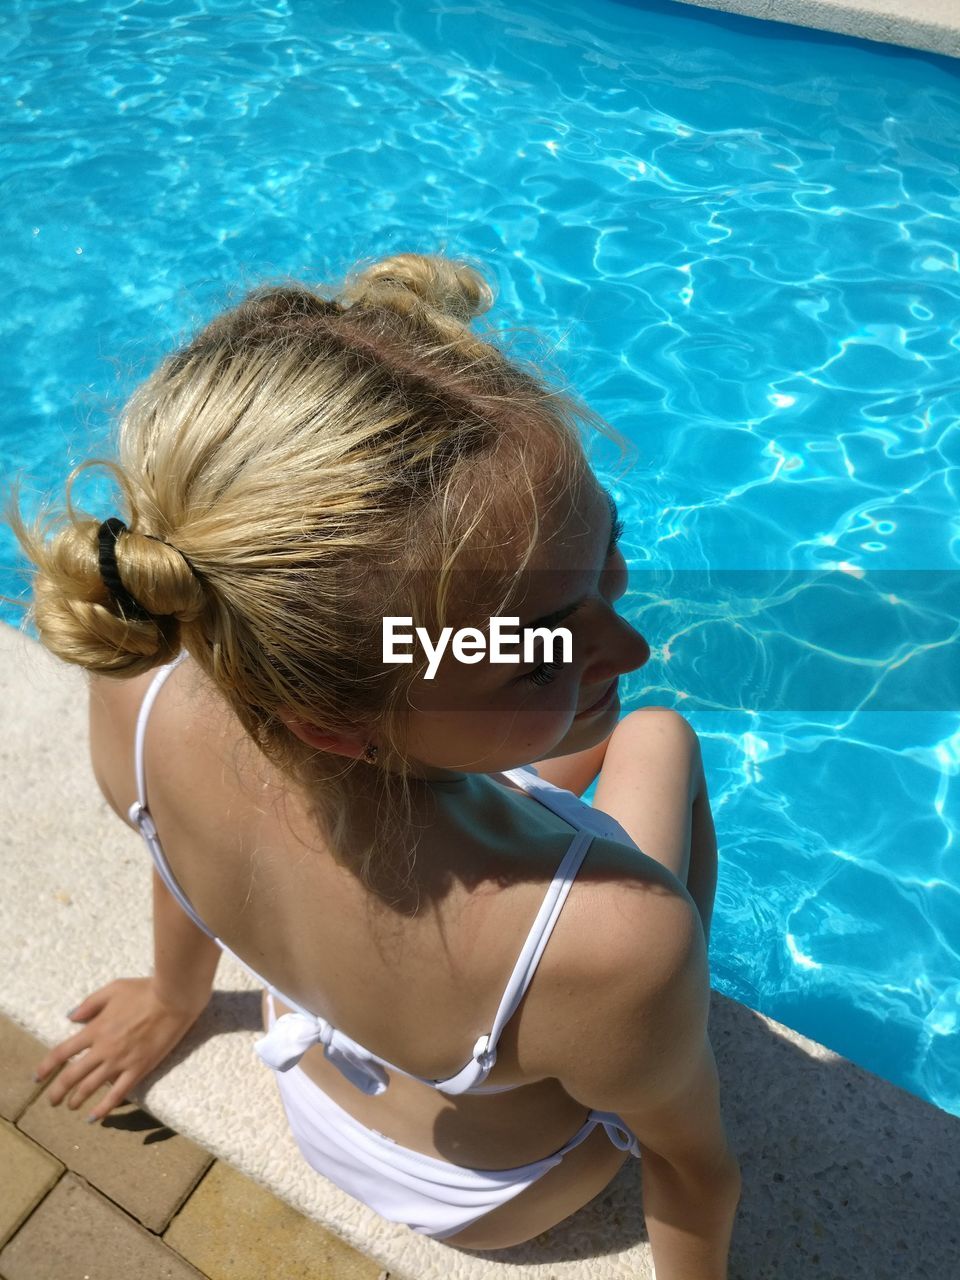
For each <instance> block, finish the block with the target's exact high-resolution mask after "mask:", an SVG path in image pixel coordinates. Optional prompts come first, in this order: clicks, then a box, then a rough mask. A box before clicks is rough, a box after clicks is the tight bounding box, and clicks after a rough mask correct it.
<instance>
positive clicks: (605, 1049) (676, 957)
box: [521, 838, 702, 1081]
mask: <svg viewBox="0 0 960 1280" xmlns="http://www.w3.org/2000/svg"><path fill="white" fill-rule="evenodd" d="M568 913H569V914H568ZM698 930H700V931H701V936H702V930H701V926H700V918H699V915H698V913H697V909H696V904H695V903H694V901H693V899H692V897H691V896H690V894H689V892H688V891H687V889H686V886H685V885H683V884H682V883H681V882H680V881H679V880H678V879H677V878H676V876H674V875H673V874H672V872H670V871H669V870H668V869H667V868H666V867H665V866H663V865H662V863H660V862H657V861H656V860H655V859H653V858H649V857H647V856H646V855H644V854H642V853H640V852H639V851H638V850H636V849H632V848H630V847H629V846H626V845H624V844H621V843H620V842H619V841H615V840H607V839H601V838H597V839H595V840H594V842H593V844H592V845H591V849H590V853H589V855H588V857H587V859H586V860H585V861H584V864H583V867H582V868H581V871H580V873H579V875H578V876H577V879H576V882H575V884H574V888H573V890H572V891H571V894H570V898H569V899H568V901H567V903H566V905H565V907H564V910H563V912H562V913H561V915H560V919H559V920H558V922H557V926H556V928H555V930H554V934H553V936H552V937H551V941H550V946H549V948H548V949H547V953H546V954H545V956H544V960H545V961H546V960H547V957H549V963H548V964H546V965H542V967H543V968H544V979H545V981H544V982H543V983H542V985H541V987H540V990H539V993H538V1000H537V1003H536V1005H535V1007H534V1008H531V1010H530V1014H531V1016H530V1018H529V1021H528V1026H527V1027H526V1028H525V1030H526V1031H527V1033H528V1037H529V1038H528V1046H529V1051H530V1057H531V1058H532V1057H533V1056H534V1054H536V1055H537V1061H536V1062H535V1063H534V1062H533V1061H528V1062H527V1063H525V1065H527V1066H529V1067H530V1068H531V1073H533V1071H535V1072H536V1074H537V1075H539V1076H550V1077H553V1078H556V1079H558V1080H561V1081H562V1080H564V1079H565V1078H567V1077H568V1076H569V1075H570V1074H571V1068H572V1066H573V1065H574V1063H575V1062H577V1061H578V1060H582V1057H583V1054H584V1052H585V1051H589V1053H591V1054H593V1055H597V1056H599V1057H602V1056H604V1055H608V1056H611V1057H613V1056H616V1055H618V1054H620V1053H621V1052H622V1049H623V1042H624V1037H626V1038H629V1039H631V1040H634V1041H635V1040H636V1037H637V1036H638V1034H642V1032H641V1030H640V1029H641V1027H642V1025H643V1018H644V1011H645V1010H647V1009H648V1010H649V1011H650V1012H651V1015H652V1014H653V1011H654V1010H656V1009H657V1008H658V1007H659V1001H660V1000H661V996H662V993H663V991H664V989H665V987H668V986H669V985H670V983H671V981H672V979H673V976H674V975H675V974H676V973H677V972H678V969H679V968H680V967H681V966H682V965H683V964H684V963H685V958H686V956H687V955H688V954H689V951H690V948H691V946H694V947H695V946H697V945H698V939H697V937H696V933H697V931H698ZM700 945H702V942H701V943H700ZM574 1028H575V1029H576V1030H575V1031H574V1032H573V1034H571V1030H572V1029H574ZM561 1029H564V1030H562V1031H561ZM522 1039H523V1032H522V1031H521V1048H522ZM598 1069H599V1064H598Z"/></svg>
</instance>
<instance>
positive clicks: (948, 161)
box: [0, 0, 960, 1114]
mask: <svg viewBox="0 0 960 1280" xmlns="http://www.w3.org/2000/svg"><path fill="white" fill-rule="evenodd" d="M0 53H2V59H0V68H2V95H3V98H2V114H3V119H4V120H5V122H6V128H5V131H4V138H3V145H2V152H0V166H2V168H0V181H2V187H0V190H2V193H3V196H2V209H0V217H2V237H0V273H2V277H0V283H2V288H3V296H4V299H5V305H4V309H3V317H2V326H3V343H4V349H3V363H2V373H0V376H2V379H3V397H2V402H0V472H2V475H3V477H4V479H9V478H10V476H11V475H12V474H14V473H16V472H22V473H23V476H24V480H25V495H26V498H27V503H28V509H30V510H32V509H33V506H34V505H35V503H36V501H37V499H38V498H39V497H40V495H41V494H42V493H44V492H45V491H47V490H50V489H52V490H53V491H54V492H59V490H60V486H61V485H62V481H63V479H64V477H65V476H66V474H67V472H68V471H69V469H70V468H71V466H72V465H74V463H75V462H77V461H79V460H80V459H81V458H83V457H86V456H89V455H90V454H93V453H97V452H101V451H103V450H104V449H105V448H107V447H108V445H107V441H108V434H109V430H110V425H111V414H112V412H113V410H114V409H115V408H116V406H117V405H118V404H119V403H120V402H122V400H123V398H124V397H125V396H126V394H127V393H128V392H129V391H130V390H131V389H132V387H133V386H134V385H135V383H136V382H137V381H138V380H139V378H140V377H142V376H143V375H144V374H145V373H146V372H147V371H148V370H149V368H150V367H151V366H152V364H153V363H154V361H155V360H156V359H157V358H158V357H159V356H160V354H161V353H162V352H164V351H166V350H168V349H169V348H170V347H171V346H172V345H173V344H174V343H176V342H178V341H179V340H180V339H182V338H183V337H185V336H186V334H187V333H188V332H189V331H190V330H191V329H192V328H193V327H194V326H195V325H197V324H199V323H201V322H202V321H204V320H206V319H207V318H209V316H210V315H211V314H212V313H213V312H214V311H215V310H217V309H219V308H220V307H222V306H224V305H226V304H227V303H229V302H231V301H234V300H236V299H237V298H238V297H239V296H240V294H241V293H242V291H243V290H244V289H245V288H247V287H249V286H251V285H253V284H256V283H259V282H261V281H262V280H264V279H266V278H269V277H273V276H277V275H284V274H288V273H289V274H292V275H298V276H303V277H305V278H307V279H310V280H313V281H316V282H318V283H322V282H326V281H328V280H330V281H332V280H334V279H336V278H337V277H338V276H340V275H342V273H343V272H344V271H346V270H347V269H348V268H349V267H350V266H351V265H352V264H353V263H354V261H355V260H357V259H359V258H364V257H374V256H382V255H384V254H387V253H389V252H392V251H398V250H419V251H425V252H436V251H445V252H447V253H449V254H451V255H452V256H456V255H459V254H467V255H471V256H472V257H474V258H476V259H479V260H480V261H481V262H483V263H486V264H487V265H488V268H489V271H490V273H491V274H492V277H493V279H494V281H495V284H496V286H497V288H498V291H499V301H498V304H497V308H496V310H495V311H494V313H493V315H494V317H495V318H496V320H497V322H498V323H499V324H501V325H503V326H507V325H510V324H529V325H531V326H534V327H535V328H536V329H537V330H539V331H540V332H542V333H543V334H544V335H545V336H546V339H547V343H548V345H549V346H551V347H552V359H553V361H554V365H555V367H556V368H557V369H558V370H559V371H560V372H561V373H562V375H563V376H564V377H566V378H567V379H569V381H570V382H571V383H573V385H574V386H576V387H577V388H578V389H579V390H580V391H581V392H582V393H583V394H584V395H585V396H586V398H587V399H588V400H589V401H590V402H591V403H592V405H593V406H594V407H595V408H597V409H598V410H600V411H601V412H602V413H604V414H605V415H606V416H607V418H608V419H610V420H611V421H612V422H614V423H615V424H616V425H617V426H618V427H620V428H621V430H623V431H624V432H625V433H626V434H628V435H629V436H630V437H631V439H632V440H633V441H634V442H635V444H636V445H637V447H638V461H637V463H636V465H635V466H634V468H633V470H632V471H631V472H629V473H626V474H619V473H617V472H616V471H615V470H614V458H613V455H612V454H610V453H609V451H608V446H606V445H603V446H602V447H601V445H600V444H598V446H597V448H596V453H595V457H596V461H597V466H598V468H599V469H600V470H601V471H602V472H603V474H604V477H605V478H608V479H612V483H613V486H614V489H615V491H616V494H617V496H618V497H619V498H620V500H621V504H622V506H623V508H624V512H625V515H626V517H627V522H628V532H627V535H626V539H625V545H626V549H627V552H628V554H629V557H630V559H631V562H632V568H633V585H632V588H631V592H630V595H629V597H628V598H627V599H626V600H625V601H624V604H623V608H624V610H625V611H626V612H628V613H629V614H630V616H631V617H632V618H634V619H635V620H636V621H637V622H638V624H639V625H640V626H641V627H642V629H643V631H644V633H645V634H646V636H647V638H648V639H649V641H650V644H651V646H652V650H653V657H652V659H651V661H650V663H649V664H648V665H647V666H646V667H645V668H644V669H643V670H642V671H641V672H638V673H635V674H634V675H633V676H631V677H630V678H628V679H627V680H626V681H625V682H624V685H625V694H626V696H625V698H624V705H625V707H626V708H628V709H629V708H630V707H633V706H641V705H645V704H649V703H660V704H664V705H668V706H675V707H677V708H678V709H679V710H681V711H682V712H683V713H684V715H686V716H687V718H688V719H689V720H690V722H691V723H692V724H693V726H694V727H695V728H696V730H697V732H698V733H699V735H700V738H701V741H702V743H703V747H704V753H705V761H706V769H707V777H708V780H709V785H710V792H711V797H712V803H713V810H714V816H715V820H716V826H717V831H718V839H719V846H720V851H721V870H720V882H719V888H718V893H717V908H716V916H715V925H714V937H713V944H712V949H711V963H712V972H713V982H714V985H715V986H716V987H717V988H718V989H719V990H720V991H722V992H724V993H726V994H728V995H730V996H733V997H735V998H737V999H739V1000H742V1001H744V1002H745V1003H746V1004H748V1005H750V1006H751V1007H753V1008H755V1009H758V1010H761V1011H763V1012H764V1013H767V1014H769V1015H771V1016H772V1017H774V1018H776V1019H778V1020H780V1021H782V1022H784V1023H787V1024H789V1025H790V1026H792V1027H795V1028H797V1029H798V1030H800V1031H801V1032H803V1033H804V1034H806V1035H808V1036H811V1037H813V1038H814V1039H816V1040H819V1041H821V1042H823V1043H824V1044H826V1045H828V1046H830V1047H831V1048H833V1049H834V1050H836V1051H837V1052H838V1053H841V1054H843V1055H845V1056H847V1057H849V1058H852V1059H853V1060H854V1061H856V1062H858V1063H860V1064H862V1065H864V1066H865V1067H867V1068H868V1069H870V1070H872V1071H874V1072H877V1073H879V1074H880V1075H883V1076H885V1077H887V1078H889V1079H891V1080H893V1081H895V1082H896V1083H898V1084H900V1085H902V1086H903V1087H904V1088H906V1089H908V1090H911V1091H912V1092H914V1093H917V1094H919V1095H921V1096H922V1097H925V1098H928V1099H931V1100H932V1101H934V1102H935V1103H937V1104H938V1105H939V1106H941V1107H943V1108H945V1109H946V1110H949V1111H952V1112H954V1113H955V1114H960V1082H958V1069H960V1023H958V1018H960V956H958V949H960V854H958V843H957V837H956V832H957V818H958V784H957V778H958V771H960V728H958V716H960V697H958V683H960V681H958V676H960V671H958V667H960V664H958V663H957V660H956V635H957V626H958V615H960V607H958V605H960V601H958V590H957V586H958V573H957V570H958V535H960V530H958V520H957V511H958V502H957V499H958V471H957V467H958V463H960V428H958V409H960V349H958V348H960V340H958V338H957V334H958V331H960V326H958V318H960V277H958V250H960V178H958V167H957V157H958V155H960V81H958V71H960V62H956V61H953V60H950V59H946V58H941V57H937V56H934V55H927V54H922V53H917V52H912V51H909V50H905V49H898V48H894V47H890V46H883V45H879V44H872V43H868V42H865V41H857V40H851V39H847V38H844V37H838V36H831V35H826V34H822V33H816V32H811V31H806V30H804V29H802V28H799V27H794V26H787V25H782V24H775V23H763V22H757V21H754V20H751V19H747V18H739V17H731V16H724V15H719V14H715V13H711V12H709V11H705V10H702V9H696V8H692V7H683V6H680V5H675V4H671V3H666V2H662V3H651V4H643V5H634V4H629V3H617V2H615V0H591V3H590V4H589V5H584V4H582V3H581V0H577V2H576V3H573V2H571V0H549V3H547V0H515V2H512V0H508V2H506V3H498V2H497V0H479V2H477V3H447V2H445V0H437V2H435V3H430V4H421V3H418V2H416V0H394V2H393V3H387V2H386V0H368V2H367V3H366V4H364V5H358V4H355V3H349V4H348V3H343V2H338V0H325V3H323V4H316V3H313V2H312V0H310V2H308V0H270V2H269V3H256V0H248V2H246V3H243V4H241V3H234V2H233V0H229V2H228V0H126V2H125V3H119V2H117V0H95V2H90V0H72V2H71V3H70V4H63V3H61V0H8V3H7V4H6V5H5V8H4V18H3V22H2V26H0ZM528 351H529V354H531V355H533V356H534V357H535V356H536V355H537V354H538V350H537V348H535V347H534V346H532V345H531V346H530V347H529V348H528ZM84 484H85V485H86V487H84ZM98 485H102V487H98ZM78 496H79V497H80V498H81V499H85V500H86V501H87V503H88V504H89V505H90V507H91V509H92V510H93V511H94V512H96V513H97V514H98V515H99V516H101V517H105V516H106V515H109V514H112V512H113V510H114V505H113V499H112V496H111V491H109V490H108V489H107V487H106V485H105V484H103V482H101V481H98V480H97V479H96V478H95V477H93V478H90V479H89V480H88V481H85V482H84V483H83V484H81V485H79V486H78ZM0 535H2V538H3V541H2V546H0V553H2V554H0V561H2V568H0V591H2V592H4V593H5V594H7V595H17V594H19V593H21V592H22V591H23V582H22V579H20V578H18V577H17V576H16V575H15V573H14V569H15V568H16V565H17V554H16V552H15V549H14V544H13V540H12V538H11V536H10V534H9V531H8V530H6V529H5V528H4V529H2V530H0ZM2 616H3V618H4V619H5V620H6V621H8V622H11V623H14V624H17V623H18V622H19V620H20V617H21V614H20V612H19V611H18V610H17V609H16V608H15V607H14V606H13V605H11V604H9V603H7V604H4V605H3V606H2Z"/></svg>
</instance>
